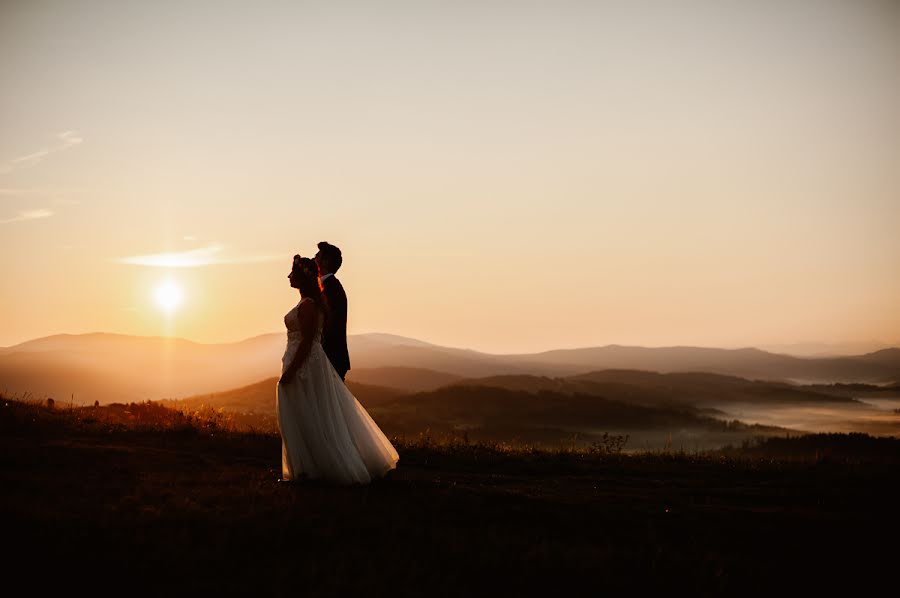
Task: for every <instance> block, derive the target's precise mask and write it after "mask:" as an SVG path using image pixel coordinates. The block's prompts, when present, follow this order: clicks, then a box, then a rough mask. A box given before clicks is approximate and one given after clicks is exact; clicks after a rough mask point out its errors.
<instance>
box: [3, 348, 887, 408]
mask: <svg viewBox="0 0 900 598" xmlns="http://www.w3.org/2000/svg"><path fill="white" fill-rule="evenodd" d="M284 344H285V340H284V335H283V334H265V335H260V336H257V337H253V338H250V339H246V340H244V341H240V342H236V343H224V344H203V343H195V342H192V341H187V340H184V339H178V338H162V337H133V336H127V335H118V334H104V333H96V334H81V335H67V334H63V335H55V336H51V337H45V338H42V339H35V340H33V341H28V342H26V343H21V344H19V345H15V346H13V347H6V348H4V349H2V350H0V390H4V391H6V392H7V393H9V394H12V395H17V394H24V393H30V394H31V395H32V396H36V397H47V396H50V397H54V398H56V399H58V400H67V401H68V400H74V402H75V403H78V404H91V403H93V402H94V401H100V402H101V403H109V402H117V401H118V402H121V401H136V400H145V399H160V398H182V397H187V396H191V395H197V394H201V393H210V392H218V391H227V390H229V389H233V388H236V387H241V386H245V385H248V384H254V383H256V382H258V381H259V380H263V379H266V378H270V377H273V376H276V375H278V372H279V371H280V360H281V355H282V352H283V350H284ZM349 345H350V355H351V362H352V364H353V369H352V370H351V372H350V379H351V380H355V381H357V382H360V383H364V384H372V385H375V386H382V387H388V388H396V389H399V390H403V391H407V392H421V391H430V390H436V389H437V388H440V387H441V386H443V385H445V384H448V383H453V382H456V381H459V380H460V379H462V378H485V377H492V376H510V375H513V376H546V377H549V378H558V377H566V376H574V375H580V374H586V373H588V372H592V371H597V370H605V369H628V370H644V371H652V372H661V373H672V372H687V371H690V372H707V373H716V374H720V375H728V376H740V377H744V378H749V379H761V380H778V381H789V380H797V381H804V382H815V383H823V384H830V383H835V382H840V383H860V382H862V383H874V384H887V383H892V382H893V383H896V382H897V381H900V349H885V350H882V351H877V352H875V353H871V354H867V355H860V356H852V357H840V358H828V359H801V358H796V357H790V356H787V355H776V354H773V353H766V352H764V351H759V350H757V349H741V350H725V349H704V348H692V347H674V348H642V347H620V346H614V345H611V346H608V347H596V348H587V349H573V350H564V351H549V352H544V353H537V354H531V355H490V354H486V353H479V352H477V351H470V350H466V349H456V348H451V347H440V346H437V345H432V344H429V343H424V342H422V341H417V340H415V339H406V338H403V337H397V336H393V335H386V334H363V335H352V336H350V338H349Z"/></svg>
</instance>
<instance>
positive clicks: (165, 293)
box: [154, 280, 184, 313]
mask: <svg viewBox="0 0 900 598" xmlns="http://www.w3.org/2000/svg"><path fill="white" fill-rule="evenodd" d="M154 297H155V298H156V304H157V305H159V306H160V307H161V308H162V309H163V311H165V312H166V313H172V312H173V311H175V309H176V308H178V306H179V305H181V301H182V300H183V299H184V293H183V292H182V291H181V287H180V286H178V283H176V282H175V281H173V280H167V281H165V282H163V283H162V284H160V285H159V286H158V287H156V291H155V293H154Z"/></svg>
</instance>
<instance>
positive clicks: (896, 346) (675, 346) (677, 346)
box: [0, 331, 900, 358]
mask: <svg viewBox="0 0 900 598" xmlns="http://www.w3.org/2000/svg"><path fill="white" fill-rule="evenodd" d="M276 334H277V335H282V334H284V333H283V332H281V331H273V332H262V333H259V334H254V335H252V336H248V337H243V338H241V339H238V340H234V341H219V342H204V341H197V340H193V339H189V338H186V337H183V336H165V335H142V334H128V333H123V332H106V331H92V332H58V333H54V334H49V335H45V336H38V337H34V338H30V339H27V340H24V341H21V342H18V343H14V344H12V345H5V346H0V350H6V349H12V348H14V347H18V346H19V345H24V344H26V343H30V342H34V341H40V340H44V339H48V338H53V337H57V336H96V335H107V336H124V337H131V338H141V339H164V340H170V341H184V342H187V343H192V344H195V345H207V346H214V345H237V344H241V343H245V342H248V341H251V340H253V339H258V338H260V337H263V336H269V335H276ZM374 335H381V336H391V337H395V338H400V339H404V340H409V341H415V342H417V343H422V344H425V345H430V346H432V347H438V348H444V349H457V350H460V351H473V352H475V353H481V354H484V355H491V356H513V355H541V354H544V353H553V352H557V351H583V350H588V349H603V348H609V347H621V348H636V349H718V350H723V351H741V350H747V349H752V350H756V351H762V352H764V353H770V354H773V355H786V356H789V357H808V358H815V357H823V358H827V357H854V356H858V355H867V354H870V353H874V352H877V351H883V350H886V349H900V342H894V343H884V342H881V341H868V342H869V343H871V344H873V345H884V346H882V347H881V348H878V349H873V350H870V351H867V352H865V353H859V354H856V353H854V354H847V353H835V354H827V353H821V354H808V355H797V354H792V353H778V352H776V351H771V350H768V349H763V348H761V347H760V346H757V345H741V346H732V347H728V346H712V345H686V344H673V345H635V344H622V343H605V344H596V345H580V346H576V347H557V348H552V349H541V350H537V351H527V352H491V351H484V350H481V349H472V348H470V347H458V346H453V345H441V344H437V343H433V342H431V341H426V340H422V339H419V338H415V337H411V336H403V335H400V334H395V333H392V332H381V331H372V332H357V333H353V334H348V335H347V337H348V338H350V337H354V336H374ZM863 342H865V341H848V342H847V343H843V344H862V343H863ZM804 344H811V345H815V344H821V345H823V346H826V347H827V346H833V345H835V344H837V343H814V342H809V343H804V342H799V343H771V345H770V346H776V347H777V346H782V347H787V346H793V345H804Z"/></svg>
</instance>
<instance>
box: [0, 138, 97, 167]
mask: <svg viewBox="0 0 900 598" xmlns="http://www.w3.org/2000/svg"><path fill="white" fill-rule="evenodd" d="M56 138H57V139H58V142H57V143H56V145H52V146H50V147H43V148H41V149H39V150H37V151H36V152H32V153H30V154H26V155H24V156H19V157H18V158H13V159H12V160H10V161H9V162H6V163H4V164H0V174H9V173H11V172H14V171H16V170H20V169H22V168H28V167H29V166H34V165H35V164H37V163H38V162H40V161H41V160H43V159H44V158H46V157H47V156H49V155H50V154H55V153H57V152H61V151H65V150H67V149H69V148H70V147H74V146H76V145H79V144H80V143H82V142H83V141H84V139H82V137H81V136H80V135H78V133H76V132H75V131H63V132H62V133H60V134H59V135H57V136H56Z"/></svg>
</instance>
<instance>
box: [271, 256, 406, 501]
mask: <svg viewBox="0 0 900 598" xmlns="http://www.w3.org/2000/svg"><path fill="white" fill-rule="evenodd" d="M288 278H289V279H290V282H291V287H293V288H295V289H298V290H299V291H300V302H299V303H298V304H297V305H296V306H295V307H294V308H293V309H291V311H289V312H288V313H287V314H286V315H285V316H284V325H285V326H286V327H287V348H286V349H285V351H284V357H283V358H282V360H281V361H282V374H281V379H280V380H279V381H278V389H277V393H276V408H277V411H278V427H279V429H280V430H281V440H282V442H281V472H282V473H281V475H282V479H284V480H296V479H298V478H301V477H308V478H310V479H312V478H326V479H329V480H331V481H334V482H339V483H343V484H353V483H357V484H366V483H368V482H370V481H371V480H372V479H374V478H377V477H380V476H383V475H384V474H386V473H387V472H388V471H390V470H392V469H394V468H395V467H396V466H397V461H398V460H399V456H398V455H397V451H396V450H395V449H394V447H393V445H392V444H391V443H390V441H389V440H388V439H387V438H386V437H385V435H384V433H383V432H382V431H381V430H380V429H379V428H378V426H377V425H376V424H375V422H374V421H372V418H371V417H369V414H368V413H366V410H365V409H363V406H362V405H360V403H359V401H357V400H356V398H355V397H354V396H353V394H352V393H351V392H350V391H349V390H348V389H347V387H346V386H345V385H344V383H343V381H342V380H341V378H340V376H339V375H338V374H337V372H336V371H335V370H334V367H332V365H331V362H330V361H329V360H328V357H327V356H326V355H325V352H324V351H323V350H322V343H321V340H322V325H323V321H324V315H325V314H324V312H323V310H324V306H323V302H322V296H321V292H320V290H319V283H318V269H317V267H316V262H315V261H314V260H312V259H310V258H305V257H300V256H299V255H295V256H294V264H293V267H292V268H291V273H290V274H289V275H288Z"/></svg>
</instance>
